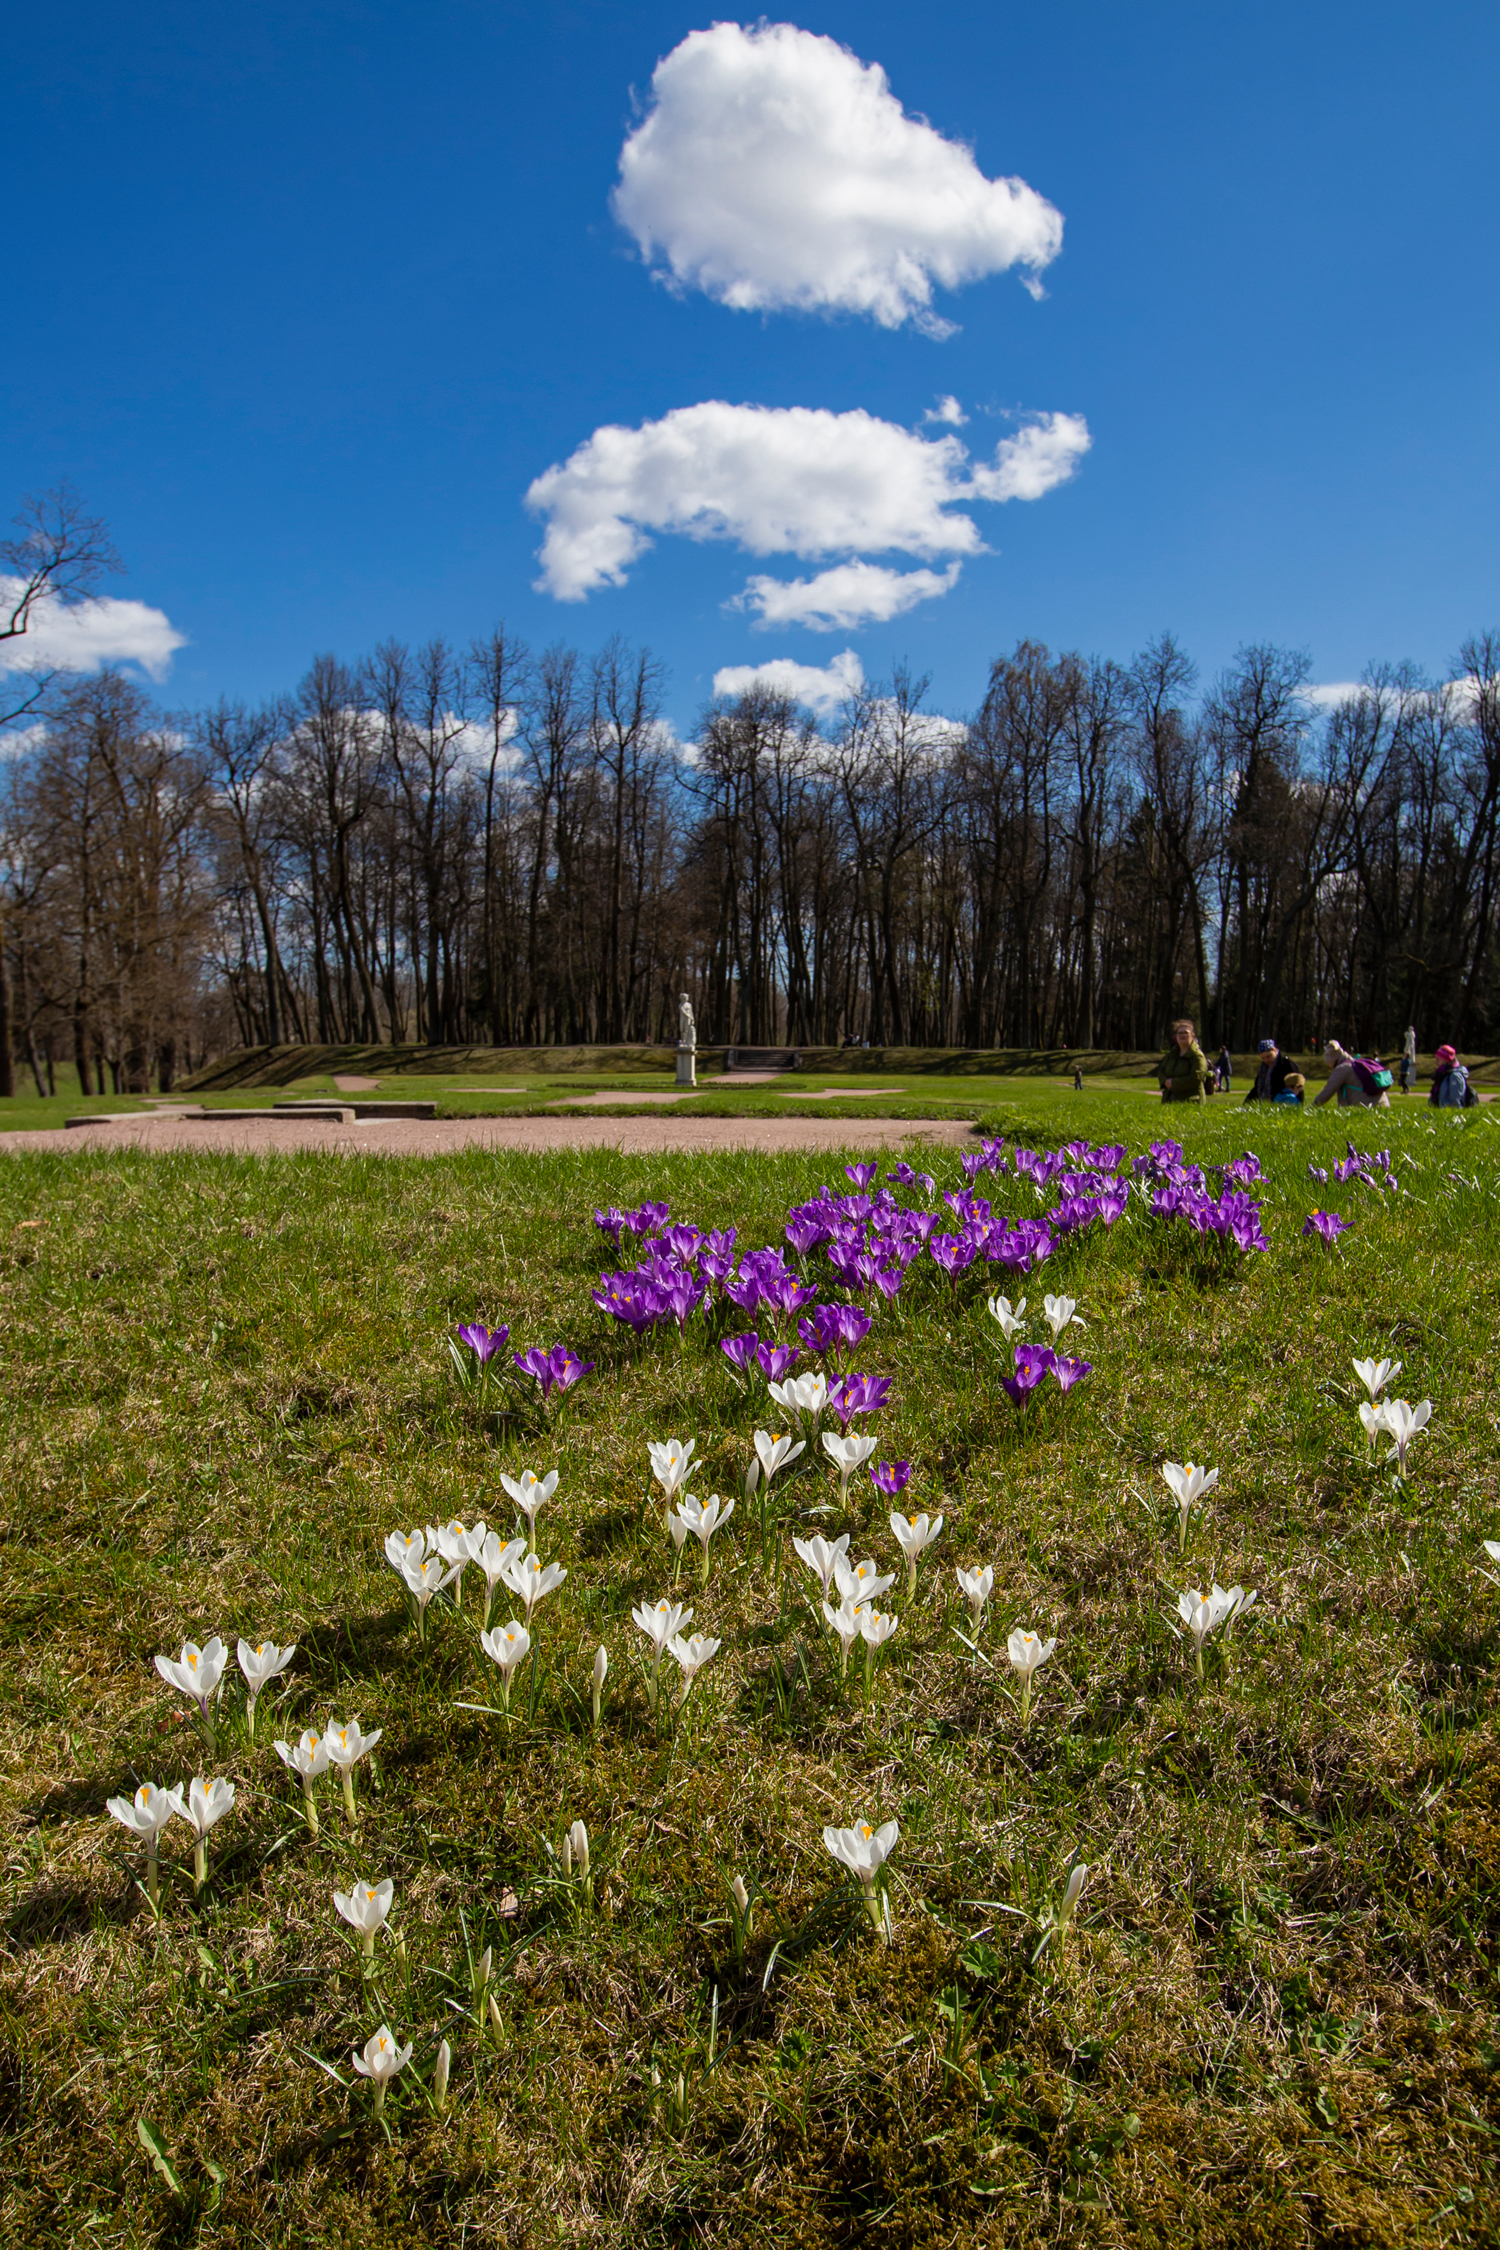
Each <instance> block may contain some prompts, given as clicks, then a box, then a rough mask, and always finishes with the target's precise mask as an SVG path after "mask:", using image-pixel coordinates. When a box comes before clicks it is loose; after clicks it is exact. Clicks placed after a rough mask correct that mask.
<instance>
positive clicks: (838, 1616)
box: [823, 1594, 869, 1679]
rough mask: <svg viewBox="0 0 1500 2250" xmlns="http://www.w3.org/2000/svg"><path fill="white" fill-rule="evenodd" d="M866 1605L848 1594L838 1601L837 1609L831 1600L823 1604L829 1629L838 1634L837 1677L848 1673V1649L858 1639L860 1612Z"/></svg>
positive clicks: (842, 1676) (843, 1676)
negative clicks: (839, 1653) (839, 1657)
mask: <svg viewBox="0 0 1500 2250" xmlns="http://www.w3.org/2000/svg"><path fill="white" fill-rule="evenodd" d="M868 1606H869V1605H868V1604H867V1603H864V1602H856V1601H855V1600H854V1599H853V1597H852V1596H851V1595H848V1594H846V1595H845V1596H844V1597H843V1599H842V1600H841V1601H840V1603H839V1605H838V1607H837V1609H835V1608H834V1606H833V1604H832V1602H825V1603H824V1604H823V1615H824V1616H825V1617H826V1618H827V1620H828V1627H829V1631H830V1632H833V1633H836V1634H837V1635H838V1642H839V1649H840V1651H841V1661H840V1664H839V1677H840V1678H841V1679H842V1678H845V1677H846V1676H847V1674H848V1671H849V1651H850V1649H851V1648H853V1646H854V1644H855V1642H856V1641H857V1640H858V1639H859V1620H860V1613H861V1611H862V1610H864V1609H866V1608H867V1607H868Z"/></svg>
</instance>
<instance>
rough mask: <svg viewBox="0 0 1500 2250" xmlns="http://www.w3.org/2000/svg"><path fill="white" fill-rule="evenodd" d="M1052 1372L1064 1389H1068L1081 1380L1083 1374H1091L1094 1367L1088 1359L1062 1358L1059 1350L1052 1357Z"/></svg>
mask: <svg viewBox="0 0 1500 2250" xmlns="http://www.w3.org/2000/svg"><path fill="white" fill-rule="evenodd" d="M1052 1372H1053V1374H1054V1375H1055V1376H1056V1377H1057V1380H1058V1382H1059V1383H1060V1384H1061V1386H1062V1388H1063V1389H1064V1390H1065V1391H1070V1390H1071V1389H1072V1388H1073V1385H1074V1384H1075V1383H1081V1382H1082V1381H1083V1378H1084V1376H1085V1375H1092V1374H1093V1372H1094V1369H1093V1364H1092V1362H1091V1361H1089V1360H1086V1359H1064V1358H1063V1356H1062V1354H1061V1352H1058V1353H1056V1354H1055V1355H1054V1357H1053V1361H1052Z"/></svg>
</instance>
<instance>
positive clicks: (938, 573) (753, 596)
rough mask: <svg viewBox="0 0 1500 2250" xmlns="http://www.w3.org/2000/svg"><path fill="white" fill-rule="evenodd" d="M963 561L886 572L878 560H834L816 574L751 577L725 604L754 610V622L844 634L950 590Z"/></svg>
mask: <svg viewBox="0 0 1500 2250" xmlns="http://www.w3.org/2000/svg"><path fill="white" fill-rule="evenodd" d="M962 568H963V565H962V563H950V564H949V565H948V568H947V569H946V570H888V569H887V568H886V567H885V565H884V564H883V563H867V562H846V563H835V564H834V566H833V568H832V569H831V570H820V571H819V572H818V574H817V576H816V578H766V577H760V578H752V579H751V580H750V582H749V584H748V585H747V586H746V588H745V591H744V592H743V593H742V594H740V595H738V596H737V597H736V599H735V600H734V602H733V603H732V604H731V605H730V606H732V607H733V608H735V609H748V610H753V611H754V612H755V618H756V622H757V624H759V625H806V626H809V627H810V628H811V629H812V631H813V632H815V633H849V632H852V631H853V630H854V628H855V627H856V626H857V625H884V624H887V623H889V621H890V619H891V618H893V617H900V616H902V615H903V614H904V613H905V612H906V611H907V610H909V609H915V608H916V606H917V603H918V602H930V601H932V600H934V599H935V598H936V596H937V595H939V594H946V593H949V592H951V591H952V589H953V587H954V586H956V585H957V583H958V574H959V572H960V570H961V569H962Z"/></svg>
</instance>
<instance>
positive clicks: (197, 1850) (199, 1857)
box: [193, 1836, 208, 1897]
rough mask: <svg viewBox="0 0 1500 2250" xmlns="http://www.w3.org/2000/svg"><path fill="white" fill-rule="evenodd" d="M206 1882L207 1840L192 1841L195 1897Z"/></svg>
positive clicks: (201, 1837)
mask: <svg viewBox="0 0 1500 2250" xmlns="http://www.w3.org/2000/svg"><path fill="white" fill-rule="evenodd" d="M207 1881H208V1838H207V1837H206V1836H197V1837H195V1838H194V1839H193V1895H194V1896H195V1897H196V1896H197V1894H198V1892H199V1891H201V1890H202V1888H203V1886H204V1884H205V1883H206V1882H207Z"/></svg>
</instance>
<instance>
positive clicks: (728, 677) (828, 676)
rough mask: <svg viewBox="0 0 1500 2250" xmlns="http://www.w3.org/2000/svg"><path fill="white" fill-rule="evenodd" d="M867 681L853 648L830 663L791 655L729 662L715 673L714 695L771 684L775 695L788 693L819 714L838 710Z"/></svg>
mask: <svg viewBox="0 0 1500 2250" xmlns="http://www.w3.org/2000/svg"><path fill="white" fill-rule="evenodd" d="M864 684H865V668H864V666H863V665H862V664H861V663H860V661H859V658H858V657H857V656H856V655H855V653H854V651H853V649H852V648H846V649H845V650H844V651H843V653H842V655H840V656H835V657H833V658H831V659H830V660H829V662H828V663H827V664H824V665H817V664H798V663H797V662H796V661H795V659H794V658H792V657H790V656H776V657H772V659H771V661H770V662H769V663H768V664H726V665H725V666H724V667H723V669H722V671H718V672H715V674H714V694H715V695H743V694H744V693H745V691H746V690H747V689H748V688H752V687H762V688H769V689H770V690H771V692H772V693H773V694H774V695H789V696H791V697H792V698H793V700H794V701H796V702H798V703H805V704H806V706H807V708H808V710H809V711H812V712H814V713H815V714H816V715H817V717H818V718H820V719H821V718H823V717H824V716H825V715H826V714H827V713H828V712H829V711H836V710H837V709H838V707H839V705H840V704H841V703H842V702H843V700H844V698H845V696H846V695H856V694H858V692H859V690H860V689H861V688H862V687H863V686H864Z"/></svg>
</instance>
